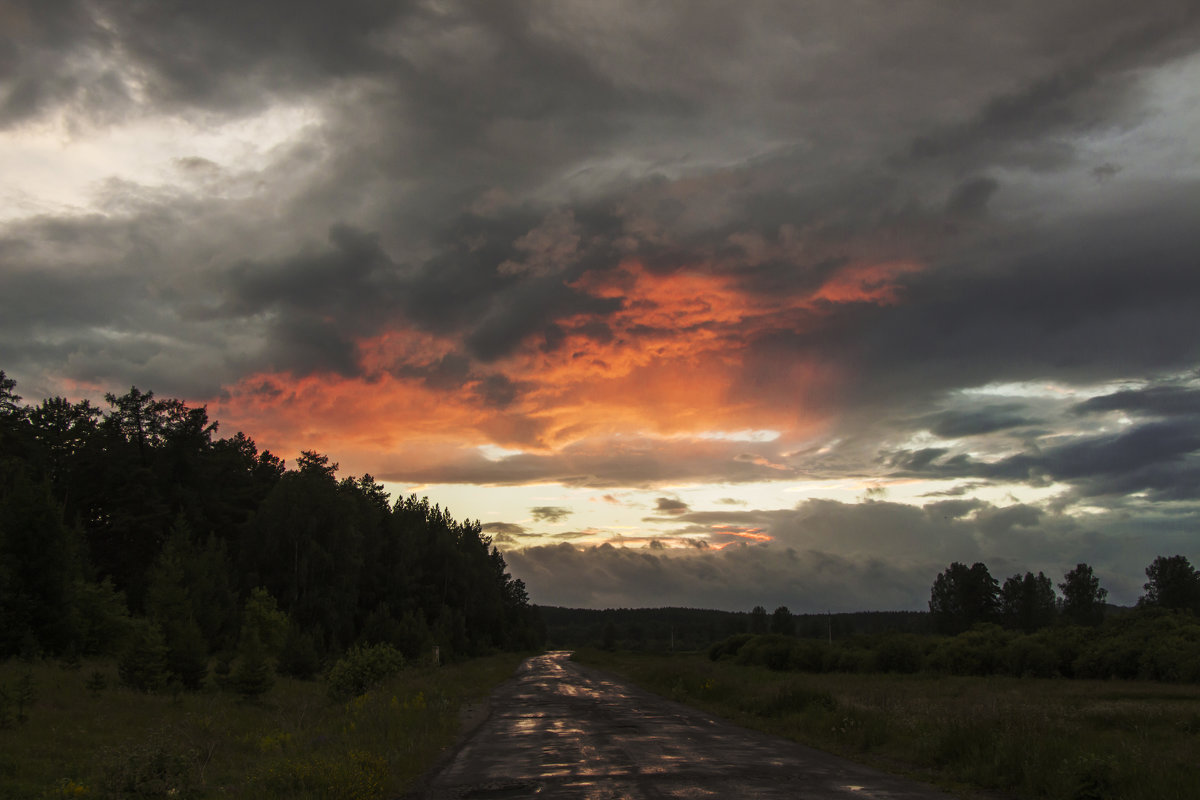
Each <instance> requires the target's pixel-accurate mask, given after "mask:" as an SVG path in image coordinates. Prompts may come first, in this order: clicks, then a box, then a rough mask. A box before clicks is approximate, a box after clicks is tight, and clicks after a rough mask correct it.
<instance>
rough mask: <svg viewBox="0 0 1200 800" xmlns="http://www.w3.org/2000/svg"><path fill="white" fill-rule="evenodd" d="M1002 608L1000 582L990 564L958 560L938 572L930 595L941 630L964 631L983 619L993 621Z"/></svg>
mask: <svg viewBox="0 0 1200 800" xmlns="http://www.w3.org/2000/svg"><path fill="white" fill-rule="evenodd" d="M999 610H1000V586H999V584H997V583H996V579H995V578H993V577H992V576H991V573H989V572H988V568H987V566H985V565H984V564H982V563H979V562H976V563H975V564H972V565H971V566H970V567H967V566H966V565H964V564H960V563H959V562H957V561H955V562H954V563H953V564H951V565H950V566H949V567H948V568H947V569H946V571H945V572H941V573H938V576H937V578H936V579H934V582H933V588H932V589H931V590H930V596H929V612H930V614H931V615H932V616H933V622H934V627H935V628H936V629H937V630H938V631H939V632H940V633H949V634H955V633H961V632H962V631H965V630H967V629H968V628H970V627H971V626H972V625H974V624H976V623H979V622H993V621H995V620H996V618H997V616H998V612H999Z"/></svg>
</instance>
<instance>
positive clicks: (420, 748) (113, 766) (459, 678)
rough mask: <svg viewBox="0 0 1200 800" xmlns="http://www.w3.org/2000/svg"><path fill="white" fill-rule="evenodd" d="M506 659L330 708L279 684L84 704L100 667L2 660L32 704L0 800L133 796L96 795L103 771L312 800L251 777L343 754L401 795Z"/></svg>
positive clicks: (11, 748)
mask: <svg viewBox="0 0 1200 800" xmlns="http://www.w3.org/2000/svg"><path fill="white" fill-rule="evenodd" d="M518 660H519V659H518V657H516V656H514V655H511V654H504V655H501V656H495V657H487V658H481V659H474V660H472V661H469V662H465V663H462V664H452V665H448V666H444V667H440V668H437V669H433V668H422V667H414V668H412V669H406V670H404V671H402V672H401V673H399V674H397V675H396V676H394V677H392V678H390V679H388V680H386V681H384V682H383V683H382V684H381V685H380V686H379V688H378V689H377V690H372V691H371V692H370V693H369V694H367V695H363V696H360V697H358V698H355V699H354V700H353V701H351V702H347V703H330V702H329V700H328V697H327V696H326V693H325V686H324V685H322V684H318V683H314V682H304V681H295V680H291V679H289V678H280V679H279V680H278V681H277V682H276V685H275V687H274V688H273V689H272V690H271V693H270V695H268V702H264V703H247V702H244V701H243V700H242V699H241V698H240V697H238V696H237V695H236V694H234V693H232V692H230V693H224V692H203V693H196V692H183V693H181V694H180V695H179V696H178V697H172V696H170V695H168V694H165V693H157V694H155V693H133V692H129V691H125V690H115V691H103V690H102V691H100V693H98V694H97V695H95V696H93V695H92V693H91V691H90V690H89V689H88V688H87V685H88V683H89V682H90V681H89V674H91V673H100V674H101V675H102V676H103V677H104V678H105V680H106V682H107V683H108V684H109V685H113V684H115V682H116V669H115V664H114V663H113V662H112V661H111V660H107V659H98V658H85V659H84V665H83V668H82V670H81V671H80V672H67V671H65V670H62V669H61V668H59V667H58V666H57V665H56V664H53V663H51V662H47V661H40V662H36V663H34V664H33V665H31V666H26V665H24V664H20V663H18V662H16V661H11V660H10V661H8V662H3V663H0V686H7V687H8V688H9V690H10V691H12V690H14V689H15V685H16V683H17V682H18V680H19V679H20V677H21V676H22V674H24V673H25V672H26V671H27V670H28V671H32V674H33V678H34V682H35V683H36V685H37V689H38V695H39V696H40V698H41V699H40V700H38V702H37V705H35V706H34V707H33V709H32V712H31V713H30V714H29V715H28V717H29V718H28V721H27V722H25V723H24V724H23V725H21V727H20V729H19V730H0V798H10V797H11V798H43V797H54V798H59V797H63V798H66V797H92V798H108V797H122V796H124V797H131V798H133V797H138V795H136V794H134V793H133V792H132V791H130V789H129V786H128V784H127V785H126V787H125V788H124V789H123V790H122V789H121V788H120V785H119V784H117V783H112V782H110V783H109V784H108V788H106V787H105V782H106V778H105V776H106V774H108V776H109V778H108V780H109V781H113V779H114V778H116V777H118V776H121V775H124V776H125V777H127V778H131V779H132V780H133V781H137V780H138V779H137V776H138V775H142V776H143V778H142V779H141V781H140V782H141V783H142V784H143V787H142V788H143V789H144V790H153V791H157V789H156V788H155V786H146V785H145V784H146V782H147V780H146V779H147V778H150V779H151V780H153V776H155V775H157V776H158V778H159V780H161V781H162V782H161V783H159V784H157V788H163V787H164V786H165V787H166V789H167V794H166V796H167V797H179V796H185V797H186V796H189V792H190V793H192V796H197V795H198V796H199V797H203V798H217V797H220V798H226V799H227V800H304V799H305V797H308V798H312V797H315V796H318V795H305V794H298V793H295V792H281V793H277V792H274V791H267V790H266V789H265V788H264V787H263V785H262V783H261V782H260V781H259V780H258V778H259V777H260V776H262V775H264V774H265V773H267V772H269V771H272V770H274V769H275V768H276V767H277V766H278V765H280V764H285V763H286V762H303V761H308V760H313V761H318V762H324V763H329V764H333V763H335V762H339V761H341V760H342V759H343V758H344V757H345V756H346V755H347V754H348V753H351V752H359V753H365V754H368V755H369V757H370V759H371V760H373V761H374V762H375V763H376V764H380V763H385V764H386V765H387V775H386V786H385V793H384V796H385V797H401V796H407V795H406V791H408V790H409V789H410V787H411V785H412V782H413V781H414V780H415V779H416V778H417V777H418V776H420V775H422V774H424V773H425V772H427V771H428V770H429V769H430V768H431V767H432V766H433V765H434V764H435V763H436V762H437V760H438V759H439V758H440V757H441V756H442V755H443V754H444V752H445V749H446V748H447V747H448V746H450V745H451V744H453V742H454V740H455V737H456V736H457V734H458V731H459V714H460V708H461V706H462V705H463V704H464V703H467V702H471V703H478V702H479V701H480V700H482V699H483V698H484V697H486V696H487V694H488V693H489V692H490V691H491V690H492V688H493V687H494V686H496V685H497V684H499V683H500V682H502V681H504V680H506V679H508V678H509V677H510V676H511V675H512V673H513V670H514V669H515V667H516V665H517V663H518ZM16 724H17V723H16V719H15V716H14V717H13V718H12V719H11V725H13V726H16ZM156 753H157V754H158V755H156ZM156 762H158V764H159V765H160V766H158V767H155V766H154V765H155V763H156ZM172 762H174V764H175V765H176V766H175V767H174V768H172V767H170V764H171V763H172ZM344 774H345V776H346V777H347V778H348V779H349V778H351V777H352V776H353V772H351V771H347V772H346V773H344ZM172 775H174V776H176V780H170V776H172ZM168 784H169V785H168ZM135 785H136V783H135ZM171 788H176V789H177V793H176V794H174V795H171V794H170V793H169V792H170V789H171ZM110 790H111V791H110ZM331 791H332V788H331ZM150 796H155V795H153V794H151V795H150ZM158 796H159V797H162V796H163V795H158Z"/></svg>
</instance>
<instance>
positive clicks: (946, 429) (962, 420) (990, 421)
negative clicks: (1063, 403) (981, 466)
mask: <svg viewBox="0 0 1200 800" xmlns="http://www.w3.org/2000/svg"><path fill="white" fill-rule="evenodd" d="M928 422H929V426H930V427H929V430H930V431H932V432H933V433H936V434H937V435H938V436H941V437H942V438H944V439H958V438H960V437H963V436H977V435H979V434H984V433H994V432H995V431H1001V430H1007V429H1009V428H1017V427H1021V426H1024V425H1034V424H1037V420H1034V419H1030V418H1029V417H1027V416H1025V414H1024V407H1023V406H1021V405H1018V404H1015V403H1005V404H1000V405H987V406H983V407H981V408H978V409H973V410H970V411H943V412H941V413H940V414H937V415H936V416H934V417H932V418H931V419H930V420H929V421H928Z"/></svg>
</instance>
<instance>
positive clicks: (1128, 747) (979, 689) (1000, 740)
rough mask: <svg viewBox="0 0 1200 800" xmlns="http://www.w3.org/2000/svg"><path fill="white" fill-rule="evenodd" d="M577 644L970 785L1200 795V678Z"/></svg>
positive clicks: (1107, 794) (849, 747) (903, 765)
mask: <svg viewBox="0 0 1200 800" xmlns="http://www.w3.org/2000/svg"><path fill="white" fill-rule="evenodd" d="M1068 630H1070V629H1068ZM1078 630H1083V629H1078ZM983 633H987V631H986V630H985V631H983ZM1085 633H1086V631H1085ZM988 635H991V634H988ZM998 635H1003V636H1010V637H1012V638H1013V639H1022V638H1024V639H1028V640H1031V641H1038V642H1039V643H1042V644H1044V643H1045V642H1044V641H1043V640H1042V639H1041V638H1040V637H1038V636H1033V637H1021V636H1020V635H1018V634H1011V633H1006V632H1004V631H999V634H998ZM578 657H580V658H581V660H585V661H586V662H590V663H594V664H596V665H597V666H602V667H603V668H605V669H608V670H611V671H615V672H618V673H620V674H623V675H625V676H626V677H629V678H631V679H632V680H633V681H634V682H635V683H639V684H641V685H642V686H644V687H645V688H647V689H650V690H651V691H655V692H658V693H660V694H663V695H665V696H671V697H673V698H675V699H677V700H680V701H682V702H687V703H690V704H693V705H696V706H699V707H701V708H704V709H706V710H708V711H711V712H714V713H717V714H720V715H721V716H723V717H725V718H727V719H730V720H733V721H735V722H737V723H738V724H740V725H744V726H746V727H750V728H755V729H758V730H764V731H768V732H771V733H775V734H778V735H781V736H786V737H789V738H792V739H795V740H797V741H800V742H802V743H804V744H807V745H811V746H815V747H818V748H820V749H822V750H826V751H832V752H834V753H837V754H840V755H844V756H848V757H851V758H855V759H859V760H866V761H868V762H872V761H874V762H875V764H876V765H877V766H881V767H882V768H884V769H889V770H893V771H898V772H906V773H909V774H920V775H922V776H925V777H926V778H927V779H928V780H933V781H936V782H938V783H941V784H951V785H956V787H957V788H958V789H959V790H960V792H961V793H962V794H964V795H968V794H969V795H970V796H975V795H976V794H984V795H986V796H993V795H997V796H1005V797H1028V798H1047V800H1075V799H1077V798H1090V799H1091V800H1095V798H1104V799H1105V800H1151V799H1152V798H1153V799H1155V800H1157V798H1167V797H1170V798H1180V799H1182V798H1190V797H1196V796H1200V763H1197V761H1196V759H1195V752H1194V751H1195V746H1196V740H1195V734H1194V733H1187V732H1186V731H1194V730H1200V724H1197V723H1196V703H1197V702H1200V687H1177V688H1175V689H1173V690H1172V691H1170V692H1164V691H1163V688H1162V686H1161V685H1160V684H1153V683H1136V682H1131V683H1123V684H1112V683H1099V682H1084V681H1063V680H1039V679H1032V678H1024V679H1017V678H1005V677H997V676H988V677H954V676H932V675H879V674H874V675H871V674H863V675H847V674H825V675H815V674H810V675H804V676H797V675H795V674H794V673H786V672H772V671H770V670H767V669H764V668H763V667H761V666H756V665H741V664H738V663H736V662H735V661H733V660H730V659H724V660H720V661H716V662H714V661H712V660H711V659H708V658H705V657H704V656H702V655H696V656H692V657H688V656H679V655H676V656H674V657H666V656H651V655H644V654H637V655H634V654H624V653H618V654H610V653H602V652H600V651H586V652H583V653H580V654H579V655H578ZM956 793H957V792H956Z"/></svg>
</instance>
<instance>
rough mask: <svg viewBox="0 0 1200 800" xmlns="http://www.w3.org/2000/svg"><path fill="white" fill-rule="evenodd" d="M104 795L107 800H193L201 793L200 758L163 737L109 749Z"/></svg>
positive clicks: (102, 793) (102, 788) (102, 779)
mask: <svg viewBox="0 0 1200 800" xmlns="http://www.w3.org/2000/svg"><path fill="white" fill-rule="evenodd" d="M104 761H105V763H104V767H103V775H102V778H101V780H100V786H99V789H100V797H103V798H105V799H106V800H135V799H136V800H157V798H163V800H166V798H171V800H193V798H198V797H199V796H200V792H201V786H200V781H199V779H198V774H197V773H198V770H197V759H196V754H195V753H193V752H179V751H178V750H175V749H174V748H172V747H170V746H169V745H168V743H167V742H166V741H165V740H164V739H163V737H161V736H156V737H154V738H153V739H151V740H150V741H149V742H147V743H145V744H140V745H133V746H128V747H122V748H115V749H112V750H109V751H108V752H107V753H106V754H105V758H104Z"/></svg>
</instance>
